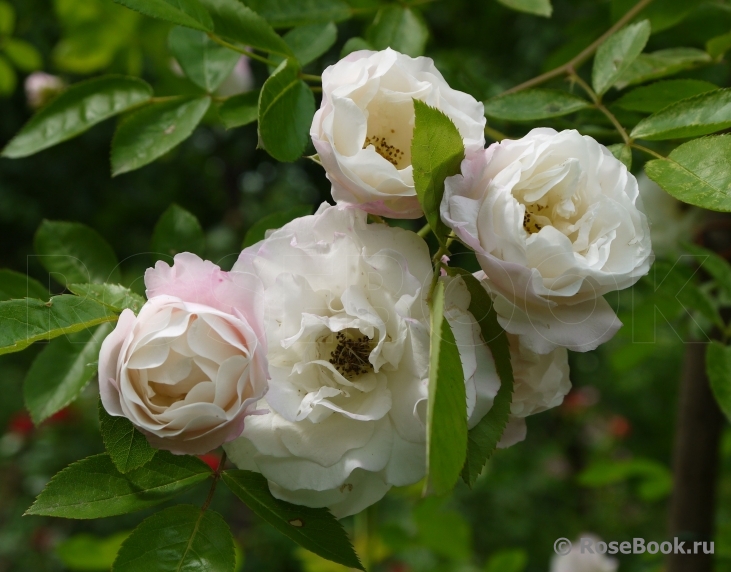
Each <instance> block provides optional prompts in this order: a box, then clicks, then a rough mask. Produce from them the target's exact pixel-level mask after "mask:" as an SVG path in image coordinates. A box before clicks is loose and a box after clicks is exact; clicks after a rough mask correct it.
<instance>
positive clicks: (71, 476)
mask: <svg viewBox="0 0 731 572" xmlns="http://www.w3.org/2000/svg"><path fill="white" fill-rule="evenodd" d="M210 475H211V469H210V467H209V466H208V465H206V464H205V463H204V462H203V461H200V460H199V459H197V458H196V457H191V456H184V455H173V454H171V453H168V452H167V451H158V452H157V453H156V454H155V456H154V457H153V458H152V460H151V461H150V462H149V463H147V464H146V465H145V466H143V467H141V468H139V469H135V470H134V471H130V472H129V473H127V474H122V473H120V472H119V471H118V470H117V468H116V467H115V466H114V463H112V460H111V458H110V457H109V455H107V454H106V453H104V454H101V455H93V456H91V457H87V458H86V459H83V460H81V461H77V462H76V463H73V464H71V465H69V466H68V467H66V468H65V469H64V470H63V471H61V472H60V473H58V474H57V475H56V476H55V477H53V479H51V482H50V483H48V485H47V486H46V488H45V489H43V492H42V493H41V494H40V495H38V498H37V499H36V501H35V502H34V503H33V506H31V507H30V508H29V509H28V511H27V512H26V514H35V515H41V516H58V517H62V518H80V519H88V518H102V517H105V516H114V515H117V514H126V513H128V512H134V511H137V510H141V509H143V508H148V507H151V506H154V505H156V504H160V503H161V502H165V501H166V500H170V499H171V498H174V497H176V496H177V495H179V494H180V493H182V492H184V491H186V490H188V489H190V488H191V487H193V486H195V485H197V484H198V483H200V482H203V481H205V480H206V479H207V478H208V477H209V476H210ZM198 511H199V512H200V509H198Z"/></svg>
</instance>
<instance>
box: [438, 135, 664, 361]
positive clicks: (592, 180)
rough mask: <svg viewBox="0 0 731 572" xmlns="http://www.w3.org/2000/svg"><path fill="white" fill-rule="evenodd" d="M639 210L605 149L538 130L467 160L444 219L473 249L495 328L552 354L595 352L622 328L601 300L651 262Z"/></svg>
mask: <svg viewBox="0 0 731 572" xmlns="http://www.w3.org/2000/svg"><path fill="white" fill-rule="evenodd" d="M639 203H640V200H639V191H638V189H637V181H636V179H635V178H634V176H633V175H632V174H631V173H630V172H629V171H627V169H626V167H625V166H624V165H623V164H622V163H621V162H620V161H618V160H617V159H616V158H615V157H614V156H613V155H612V154H611V153H610V152H609V150H608V149H607V148H606V147H604V146H603V145H600V144H599V143H597V142H596V141H595V140H594V139H592V138H591V137H588V136H582V135H580V134H579V133H578V132H577V131H573V130H569V131H562V132H560V133H558V132H556V131H555V130H553V129H544V128H542V129H534V130H532V131H531V132H530V133H529V134H528V135H526V136H525V137H523V138H522V139H518V140H515V141H512V140H504V141H502V142H501V143H496V144H494V145H492V146H490V147H489V148H488V149H487V150H485V152H484V153H478V154H475V155H474V156H473V157H472V158H470V157H468V158H467V159H466V160H465V161H464V162H463V163H462V174H461V175H457V176H454V177H450V178H448V179H447V181H446V184H445V193H444V199H443V201H442V208H441V213H442V219H443V220H444V222H445V223H446V224H447V225H448V226H450V227H451V228H452V229H453V230H454V232H455V233H456V234H457V236H458V237H459V238H460V239H461V240H462V241H463V242H465V243H466V244H467V245H469V246H470V247H472V248H473V249H474V250H475V251H476V253H477V258H478V260H479V262H480V265H481V266H482V269H483V270H484V271H485V274H486V276H487V281H486V283H485V286H486V287H487V288H488V290H489V291H490V292H491V294H492V296H493V299H494V303H495V309H496V311H497V313H498V319H499V321H500V324H501V325H502V326H503V327H504V328H505V329H506V330H507V331H508V332H510V333H512V334H516V335H520V336H521V337H522V338H523V339H522V343H523V344H524V345H525V346H526V347H528V348H529V349H530V350H532V351H534V352H536V353H548V352H549V351H551V350H553V349H554V348H556V347H559V346H563V347H567V348H569V349H571V350H574V351H587V350H591V349H594V348H596V347H597V346H598V345H599V344H601V343H603V342H605V341H607V340H608V339H610V338H611V337H612V336H613V335H614V333H615V332H616V331H617V329H619V327H620V326H621V323H620V322H619V320H618V319H617V317H616V315H615V314H614V312H613V311H612V309H611V307H610V306H609V304H608V303H607V302H606V301H605V300H604V299H603V298H602V295H603V294H606V293H608V292H611V291H613V290H619V289H623V288H627V287H629V286H631V285H632V284H634V283H635V282H636V281H637V280H639V278H640V277H641V276H642V275H644V274H646V273H647V272H648V270H649V267H650V264H651V263H652V259H653V256H652V250H651V244H650V231H649V227H648V224H647V219H646V217H645V215H644V214H643V213H642V212H641V211H640V210H639V208H638V206H639Z"/></svg>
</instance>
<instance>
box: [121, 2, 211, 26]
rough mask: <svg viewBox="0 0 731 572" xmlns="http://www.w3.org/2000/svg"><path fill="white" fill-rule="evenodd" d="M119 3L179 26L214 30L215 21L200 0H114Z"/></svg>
mask: <svg viewBox="0 0 731 572" xmlns="http://www.w3.org/2000/svg"><path fill="white" fill-rule="evenodd" d="M114 1H115V2H116V3H117V4H121V5H122V6H126V7H127V8H131V9H132V10H136V11H137V12H141V13H142V14H144V15H145V16H150V17H152V18H159V19H160V20H165V21H166V22H172V23H173V24H177V25H178V26H186V27H188V28H194V29H196V30H202V31H203V32H210V31H211V30H213V21H212V20H211V16H210V15H209V14H208V12H206V9H205V8H204V7H203V6H202V5H201V3H200V2H198V0H114Z"/></svg>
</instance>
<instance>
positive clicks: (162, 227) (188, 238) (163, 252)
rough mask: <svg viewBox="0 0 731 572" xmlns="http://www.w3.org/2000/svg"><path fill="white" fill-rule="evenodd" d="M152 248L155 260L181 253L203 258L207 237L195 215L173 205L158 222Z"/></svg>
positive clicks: (153, 235) (151, 244)
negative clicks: (190, 253)
mask: <svg viewBox="0 0 731 572" xmlns="http://www.w3.org/2000/svg"><path fill="white" fill-rule="evenodd" d="M150 248H151V249H152V255H153V258H154V259H155V260H160V259H169V258H170V257H172V256H175V255H176V254H178V253H180V252H192V253H193V254H198V255H199V256H202V255H203V251H204V250H205V248H206V237H205V235H204V234H203V228H201V224H200V223H199V222H198V219H197V218H196V217H195V215H194V214H192V213H190V212H188V211H187V210H185V209H184V208H183V207H180V206H178V205H176V204H174V203H173V204H172V205H170V206H169V207H168V208H167V210H166V211H165V212H164V213H162V216H161V217H160V220H158V221H157V224H156V225H155V230H154V231H153V233H152V242H151V243H150Z"/></svg>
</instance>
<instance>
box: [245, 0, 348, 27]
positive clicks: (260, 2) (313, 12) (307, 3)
mask: <svg viewBox="0 0 731 572" xmlns="http://www.w3.org/2000/svg"><path fill="white" fill-rule="evenodd" d="M246 4H247V5H248V6H249V7H250V8H251V9H252V10H254V11H255V12H257V13H258V14H261V15H262V16H264V17H265V18H266V19H267V20H268V21H269V23H270V24H271V25H272V26H274V27H275V28H291V27H292V26H303V25H307V24H314V23H321V22H340V21H341V20H347V19H348V18H350V16H351V15H352V11H351V8H350V6H349V5H348V4H347V3H346V2H343V1H342V0H246Z"/></svg>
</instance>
